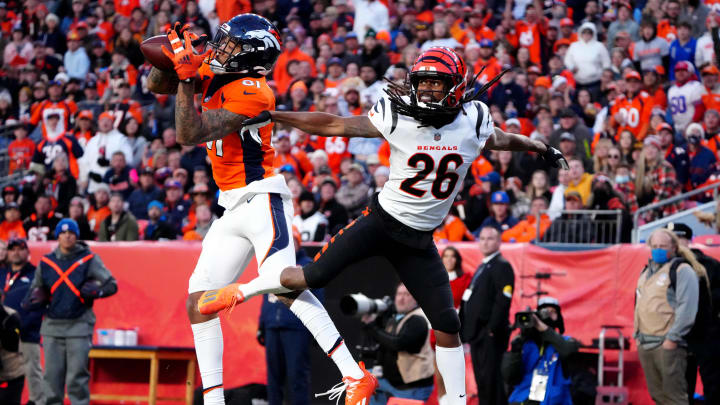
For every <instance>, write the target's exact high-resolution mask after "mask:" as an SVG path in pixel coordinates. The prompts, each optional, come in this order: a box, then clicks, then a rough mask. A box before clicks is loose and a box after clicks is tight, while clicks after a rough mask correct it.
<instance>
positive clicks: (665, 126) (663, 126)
mask: <svg viewBox="0 0 720 405" xmlns="http://www.w3.org/2000/svg"><path fill="white" fill-rule="evenodd" d="M663 129H664V130H667V131H670V132H674V131H673V127H672V126H670V124H668V123H667V122H661V123H660V124H658V126H657V127H655V132H656V133H658V134H659V133H660V131H662V130H663Z"/></svg>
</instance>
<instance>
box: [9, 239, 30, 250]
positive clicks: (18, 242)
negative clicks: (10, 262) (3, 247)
mask: <svg viewBox="0 0 720 405" xmlns="http://www.w3.org/2000/svg"><path fill="white" fill-rule="evenodd" d="M15 246H20V247H21V248H23V249H27V248H28V245H27V241H26V240H25V239H21V238H12V239H10V240H9V241H8V244H7V248H8V249H12V248H14V247H15Z"/></svg>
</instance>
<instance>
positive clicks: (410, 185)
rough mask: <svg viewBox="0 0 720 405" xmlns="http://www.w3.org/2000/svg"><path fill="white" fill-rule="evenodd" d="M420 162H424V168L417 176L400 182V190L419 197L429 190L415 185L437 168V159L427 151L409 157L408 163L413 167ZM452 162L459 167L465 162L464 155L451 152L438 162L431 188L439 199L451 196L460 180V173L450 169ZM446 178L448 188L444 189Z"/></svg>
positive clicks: (434, 195)
mask: <svg viewBox="0 0 720 405" xmlns="http://www.w3.org/2000/svg"><path fill="white" fill-rule="evenodd" d="M420 163H422V164H423V169H422V170H420V171H419V172H417V174H415V176H413V177H411V178H409V179H405V180H403V182H402V183H400V190H402V191H404V192H406V193H408V194H410V195H412V196H415V197H418V198H420V197H422V196H424V195H425V193H427V190H420V189H418V188H416V187H415V184H417V183H419V182H420V181H422V180H424V179H425V178H426V177H427V176H428V175H429V174H430V173H432V172H433V170H435V160H434V159H433V158H432V156H430V155H428V154H427V153H416V154H414V155H412V156H410V159H408V165H410V166H411V167H414V168H417V167H418V166H419V165H420ZM450 163H454V164H455V168H456V169H457V168H458V167H460V165H462V164H463V159H462V156H460V155H458V154H457V153H451V154H449V155H445V156H443V158H442V159H440V163H438V165H437V171H436V173H435V181H433V183H432V187H431V188H430V192H431V193H432V195H433V197H435V198H437V199H438V200H444V199H446V198H448V197H450V195H451V194H452V192H453V190H454V189H455V185H456V184H457V182H458V180H460V175H459V174H457V173H455V172H454V171H451V170H448V166H449V165H450ZM446 180H447V181H448V183H447V188H445V189H444V190H443V183H444V182H445V181H446Z"/></svg>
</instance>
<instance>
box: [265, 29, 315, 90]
mask: <svg viewBox="0 0 720 405" xmlns="http://www.w3.org/2000/svg"><path fill="white" fill-rule="evenodd" d="M298 45H299V44H298V40H297V38H296V37H295V35H294V34H287V35H285V40H284V41H283V47H284V48H285V50H284V51H283V53H281V54H280V56H279V57H278V60H277V62H276V63H275V69H273V77H274V79H275V83H277V88H278V92H279V93H280V94H285V92H287V89H288V88H289V87H290V82H291V81H292V77H291V75H290V73H288V69H287V67H288V64H289V63H290V61H291V60H296V61H298V62H303V61H304V62H308V63H309V64H310V68H311V71H312V76H313V77H315V76H317V69H316V68H315V60H314V59H313V58H312V57H311V56H310V55H308V54H306V53H305V52H303V51H301V50H300V48H299V46H298Z"/></svg>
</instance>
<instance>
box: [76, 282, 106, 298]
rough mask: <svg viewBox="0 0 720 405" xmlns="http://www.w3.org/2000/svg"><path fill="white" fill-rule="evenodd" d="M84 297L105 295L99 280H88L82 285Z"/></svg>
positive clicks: (81, 293)
mask: <svg viewBox="0 0 720 405" xmlns="http://www.w3.org/2000/svg"><path fill="white" fill-rule="evenodd" d="M80 295H82V296H83V298H100V297H102V296H103V291H102V286H101V285H100V282H99V281H97V280H88V281H86V282H85V283H83V285H82V286H81V287H80Z"/></svg>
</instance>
